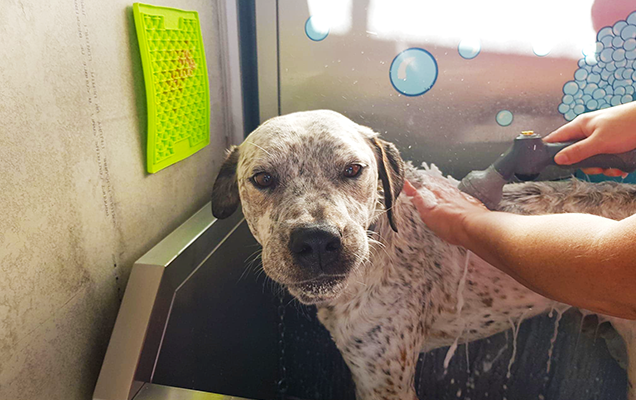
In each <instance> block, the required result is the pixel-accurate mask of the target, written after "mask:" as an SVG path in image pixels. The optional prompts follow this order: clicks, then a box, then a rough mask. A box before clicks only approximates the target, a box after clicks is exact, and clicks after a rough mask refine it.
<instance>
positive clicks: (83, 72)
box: [0, 0, 228, 400]
mask: <svg viewBox="0 0 636 400" xmlns="http://www.w3.org/2000/svg"><path fill="white" fill-rule="evenodd" d="M168 3H169V4H168ZM131 4H132V3H130V2H125V1H121V0H112V1H98V0H53V1H46V2H44V1H36V0H23V1H20V0H2V2H0V8H1V11H0V399H13V400H19V399H51V400H55V399H64V400H72V399H88V398H90V396H91V393H92V391H93V388H94V385H95V381H96V379H97V375H98V373H99V368H100V366H101V361H102V358H103V356H104V353H105V351H106V346H107V343H108V339H109V337H110V333H111V330H112V327H113V324H114V321H115V317H116V314H117V310H118V307H119V304H120V300H121V298H122V295H123V291H124V289H125V284H126V281H127V278H128V274H129V272H130V269H131V266H132V264H133V263H134V261H135V260H136V259H137V258H139V257H140V256H141V255H142V254H143V253H144V252H146V251H147V250H148V249H150V248H151V247H152V246H153V245H154V244H156V243H157V242H158V241H159V240H161V239H162V238H163V237H164V236H166V235H167V234H168V233H169V232H170V231H172V230H173V229H174V228H176V227H177V226H178V225H179V224H181V223H182V222H183V221H185V220H186V219H187V218H188V217H189V216H190V215H192V214H193V213H194V212H195V211H196V210H197V209H198V208H200V207H201V206H202V205H204V204H205V203H206V202H207V201H208V197H209V194H210V192H211V183H212V182H211V181H210V179H211V177H212V176H214V174H215V172H216V170H217V169H218V168H219V166H220V163H221V161H222V159H223V155H224V149H225V147H226V144H227V139H226V136H227V133H228V132H227V127H228V121H226V117H225V116H226V114H227V110H226V108H225V107H226V106H225V104H226V102H225V101H224V98H225V88H224V78H223V77H224V62H225V61H224V56H223V46H222V42H223V39H222V37H223V36H222V27H221V26H220V23H219V21H220V20H221V18H220V15H221V13H220V11H219V9H218V4H217V2H214V1H205V0H198V1H195V0H191V1H188V0H174V1H171V2H167V1H162V0H157V1H154V2H153V4H156V5H166V6H171V7H177V8H182V9H186V10H196V11H198V12H199V16H200V20H201V28H202V34H203V40H204V44H205V49H206V58H207V64H208V65H207V66H208V73H209V78H210V92H211V143H210V145H209V146H207V147H206V148H205V149H203V150H201V151H200V152H198V153H196V154H195V155H193V156H191V157H189V158H188V159H186V160H184V161H181V162H179V163H178V164H176V165H173V166H171V167H169V168H167V169H165V170H163V171H160V172H159V173H157V174H153V175H149V174H147V173H146V172H145V144H146V143H145V132H146V105H145V102H146V97H145V94H144V86H143V85H144V81H143V75H142V70H141V61H140V57H139V49H138V46H137V43H136V40H137V39H136V34H135V31H134V22H133V17H132V8H131Z"/></svg>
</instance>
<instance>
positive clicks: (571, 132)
mask: <svg viewBox="0 0 636 400" xmlns="http://www.w3.org/2000/svg"><path fill="white" fill-rule="evenodd" d="M586 137H587V135H586V134H585V132H583V130H582V123H581V121H580V120H579V119H578V118H577V119H575V120H574V121H572V122H570V123H568V124H565V125H563V126H562V127H560V128H559V129H557V130H556V131H554V132H552V133H551V134H549V135H548V136H546V137H544V138H543V140H544V141H545V142H548V143H558V142H570V141H573V140H577V139H583V138H586Z"/></svg>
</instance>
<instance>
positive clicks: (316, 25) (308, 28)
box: [305, 17, 329, 42]
mask: <svg viewBox="0 0 636 400" xmlns="http://www.w3.org/2000/svg"><path fill="white" fill-rule="evenodd" d="M305 34H306V35H307V37H308V38H309V39H311V40H313V41H314V42H320V41H321V40H324V39H325V38H326V37H327V36H328V35H329V25H328V24H327V23H326V22H325V21H323V20H322V19H321V18H317V17H309V18H307V22H305Z"/></svg>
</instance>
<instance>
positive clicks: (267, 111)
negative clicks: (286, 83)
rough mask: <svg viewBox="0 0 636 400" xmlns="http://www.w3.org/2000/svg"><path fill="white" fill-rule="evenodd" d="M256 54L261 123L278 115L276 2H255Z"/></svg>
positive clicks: (263, 0)
mask: <svg viewBox="0 0 636 400" xmlns="http://www.w3.org/2000/svg"><path fill="white" fill-rule="evenodd" d="M255 5H256V27H257V30H256V52H257V56H258V100H259V111H260V117H261V122H263V121H265V120H267V119H269V118H272V117H275V116H277V115H280V105H279V103H280V102H279V99H278V94H279V89H278V85H279V81H278V78H279V70H278V7H277V5H278V1H277V0H257V1H256V2H255Z"/></svg>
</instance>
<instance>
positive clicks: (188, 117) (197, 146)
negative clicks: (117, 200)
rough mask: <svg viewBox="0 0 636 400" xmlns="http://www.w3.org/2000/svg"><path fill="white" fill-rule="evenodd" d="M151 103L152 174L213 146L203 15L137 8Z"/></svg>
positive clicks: (150, 160) (150, 140)
mask: <svg viewBox="0 0 636 400" xmlns="http://www.w3.org/2000/svg"><path fill="white" fill-rule="evenodd" d="M133 13H134V15H135V26H136V28H137V40H138V41H139V50H140V52H141V64H142V66H143V70H144V80H145V82H146V97H147V100H148V172H157V171H159V170H161V169H163V168H166V167H167V166H170V165H172V164H174V163H176V162H178V161H181V160H183V159H184V158H186V157H188V156H190V155H192V154H194V153H196V152H197V151H199V150H201V149H202V148H204V147H205V146H207V145H208V144H209V143H210V88H209V84H208V69H207V67H206V64H205V52H204V51H203V38H202V37H201V29H200V26H199V14H197V12H195V11H182V10H177V9H174V8H167V7H157V6H150V5H147V4H140V3H135V4H134V5H133Z"/></svg>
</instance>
